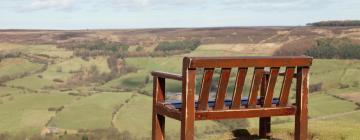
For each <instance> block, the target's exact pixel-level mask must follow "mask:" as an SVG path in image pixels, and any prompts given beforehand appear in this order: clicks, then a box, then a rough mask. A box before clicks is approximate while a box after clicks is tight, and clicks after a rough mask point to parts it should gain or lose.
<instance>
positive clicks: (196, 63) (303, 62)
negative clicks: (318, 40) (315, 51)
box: [189, 56, 312, 68]
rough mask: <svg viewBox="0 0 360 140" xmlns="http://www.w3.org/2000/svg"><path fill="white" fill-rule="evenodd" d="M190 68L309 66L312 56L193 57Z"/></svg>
mask: <svg viewBox="0 0 360 140" xmlns="http://www.w3.org/2000/svg"><path fill="white" fill-rule="evenodd" d="M189 59H191V62H190V65H189V67H190V68H200V67H202V68H219V67H220V68H232V67H283V66H289V67H291V66H293V67H296V66H309V65H311V62H312V58H311V57H307V56H290V57H288V56H286V57H282V56H277V57H275V56H264V57H259V56H257V57H251V56H247V57H191V58H189Z"/></svg>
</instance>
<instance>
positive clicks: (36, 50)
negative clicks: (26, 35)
mask: <svg viewBox="0 0 360 140" xmlns="http://www.w3.org/2000/svg"><path fill="white" fill-rule="evenodd" d="M21 51H23V52H24V53H27V54H35V55H39V54H40V55H47V56H51V57H58V58H70V57H71V56H72V55H73V52H72V51H69V50H66V49H64V48H57V47H56V45H28V46H26V47H25V48H23V49H22V50H21Z"/></svg>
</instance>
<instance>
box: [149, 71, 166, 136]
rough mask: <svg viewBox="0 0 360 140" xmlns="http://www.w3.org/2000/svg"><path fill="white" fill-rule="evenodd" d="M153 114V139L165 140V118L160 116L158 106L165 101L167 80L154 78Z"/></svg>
mask: <svg viewBox="0 0 360 140" xmlns="http://www.w3.org/2000/svg"><path fill="white" fill-rule="evenodd" d="M153 86H154V87H153V113H152V139H153V140H164V139H165V117H164V116H163V115H160V114H158V110H157V108H156V104H157V103H158V102H163V101H164V100H165V79H164V78H159V77H154V78H153Z"/></svg>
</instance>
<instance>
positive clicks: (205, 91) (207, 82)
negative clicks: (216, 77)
mask: <svg viewBox="0 0 360 140" xmlns="http://www.w3.org/2000/svg"><path fill="white" fill-rule="evenodd" d="M213 73H214V68H205V69H204V75H203V79H202V82H201V88H200V94H199V101H198V102H199V107H198V110H207V109H208V100H209V93H210V89H211V83H212V77H213Z"/></svg>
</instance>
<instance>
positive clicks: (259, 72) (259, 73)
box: [248, 68, 264, 108]
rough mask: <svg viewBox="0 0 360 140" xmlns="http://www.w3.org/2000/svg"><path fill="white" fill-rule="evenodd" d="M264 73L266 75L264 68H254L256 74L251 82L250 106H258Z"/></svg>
mask: <svg viewBox="0 0 360 140" xmlns="http://www.w3.org/2000/svg"><path fill="white" fill-rule="evenodd" d="M263 75H264V68H255V69H254V75H253V79H252V82H251V87H250V93H249V102H248V107H249V108H253V107H255V106H256V102H257V97H258V92H259V89H260V84H261V81H262V78H263Z"/></svg>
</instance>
